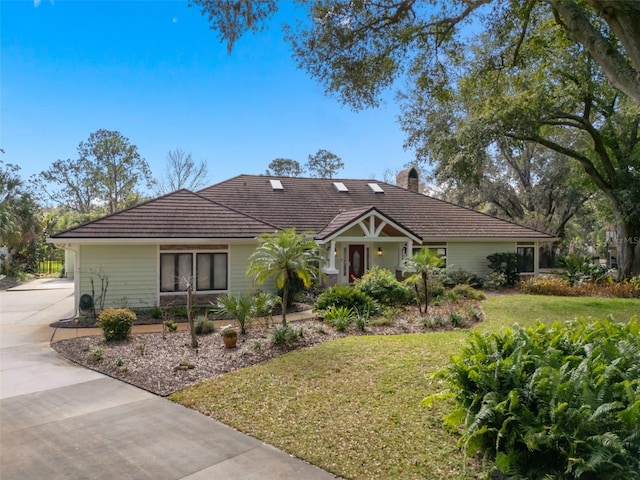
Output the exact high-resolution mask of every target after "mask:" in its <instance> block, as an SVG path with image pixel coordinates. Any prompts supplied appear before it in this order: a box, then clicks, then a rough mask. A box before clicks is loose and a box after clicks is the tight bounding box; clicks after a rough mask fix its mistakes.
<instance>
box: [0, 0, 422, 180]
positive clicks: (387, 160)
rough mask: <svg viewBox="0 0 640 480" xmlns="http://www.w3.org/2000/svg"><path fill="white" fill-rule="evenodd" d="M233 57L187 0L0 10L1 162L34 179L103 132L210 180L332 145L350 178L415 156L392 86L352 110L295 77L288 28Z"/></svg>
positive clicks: (9, 4)
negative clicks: (202, 171) (375, 102)
mask: <svg viewBox="0 0 640 480" xmlns="http://www.w3.org/2000/svg"><path fill="white" fill-rule="evenodd" d="M285 7H286V8H285V9H284V10H285V11H286V12H288V13H281V14H279V17H277V18H276V20H275V22H273V23H272V28H271V29H269V30H268V31H266V32H262V33H260V34H257V35H247V36H245V37H243V38H242V39H241V40H240V41H239V42H238V43H237V45H236V47H235V49H234V51H233V53H232V54H231V55H228V54H227V50H226V45H225V44H221V43H220V42H219V40H218V38H217V34H216V33H215V32H213V31H211V30H209V26H208V24H207V21H206V19H205V18H204V17H203V16H202V15H201V14H200V12H199V10H198V9H197V8H188V7H187V4H186V2H183V1H149V0H146V1H145V0H139V1H134V2H129V1H108V2H102V1H92V0H85V1H65V0H55V1H50V0H39V1H38V0H36V1H35V2H34V1H33V0H17V1H6V0H2V1H1V2H0V9H1V10H0V17H1V28H2V30H1V40H2V52H1V67H2V71H1V75H2V76H1V83H0V88H1V90H0V93H1V112H0V113H1V124H0V135H1V137H0V147H1V148H3V149H4V150H5V154H4V155H3V157H2V158H3V160H4V161H5V162H6V163H14V164H17V165H19V166H20V167H21V175H22V177H23V178H27V177H29V176H30V175H32V174H36V173H38V172H40V171H42V170H45V169H47V168H48V167H49V166H50V164H51V163H52V162H54V161H55V160H57V159H66V158H77V155H76V147H77V145H78V143H80V142H81V141H83V140H86V139H87V138H88V137H89V134H90V133H92V132H94V131H96V130H98V129H101V128H105V129H108V130H118V131H120V132H121V133H122V134H123V135H125V136H126V137H128V138H129V140H130V141H131V143H133V144H135V145H137V146H138V149H139V151H140V153H141V155H142V156H143V157H144V158H145V159H146V160H147V161H148V162H149V164H150V166H151V169H152V171H153V173H154V175H156V176H159V175H160V174H161V173H162V171H163V169H164V165H165V161H166V154H167V152H168V151H169V150H173V149H175V148H181V149H182V150H183V151H185V152H191V153H192V154H193V158H194V159H195V160H206V161H207V164H208V167H209V173H210V177H211V182H210V183H215V182H218V181H222V180H224V179H226V178H229V177H231V176H234V175H238V174H241V173H250V174H259V173H264V171H265V169H266V168H267V165H268V164H269V162H270V161H271V160H273V159H274V158H278V157H285V158H292V159H295V160H298V161H299V162H300V163H301V164H303V163H305V162H306V160H307V157H308V155H309V154H311V153H315V152H316V151H317V150H318V149H321V148H322V149H327V150H330V151H332V152H333V153H335V154H337V155H339V156H340V157H342V159H343V161H344V163H345V168H344V169H343V170H342V171H341V172H340V173H339V176H340V177H343V178H372V177H376V178H378V179H381V178H382V176H383V172H384V170H385V169H386V168H390V169H400V168H402V167H403V165H404V164H406V163H407V162H409V161H411V160H412V158H413V155H412V153H411V152H408V151H404V150H403V147H402V144H403V139H404V135H403V133H402V131H401V130H400V127H399V125H398V124H397V122H396V118H397V116H398V109H397V107H396V105H395V104H394V102H393V92H389V95H388V100H387V102H386V103H385V104H384V105H383V106H382V107H380V108H378V109H373V110H366V111H362V112H353V111H352V110H351V109H350V108H348V107H345V106H342V105H341V104H340V102H339V101H338V100H337V99H336V98H334V97H328V96H326V95H325V94H324V92H323V88H322V87H321V86H320V85H319V84H318V83H316V82H315V81H314V80H313V79H311V78H310V77H309V76H308V75H307V74H306V73H305V72H304V71H302V70H298V69H297V68H296V66H295V63H294V61H293V60H292V58H291V53H290V50H289V48H288V45H287V44H286V43H285V42H284V40H282V36H281V33H280V29H279V23H280V22H281V21H282V20H284V19H286V16H287V15H291V14H295V11H296V10H295V9H293V8H292V7H290V5H288V4H285Z"/></svg>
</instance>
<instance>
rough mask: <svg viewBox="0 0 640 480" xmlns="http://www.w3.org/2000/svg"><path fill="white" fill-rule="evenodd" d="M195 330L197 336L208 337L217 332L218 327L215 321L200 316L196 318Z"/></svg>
mask: <svg viewBox="0 0 640 480" xmlns="http://www.w3.org/2000/svg"><path fill="white" fill-rule="evenodd" d="M195 329H196V334H197V335H208V334H210V333H213V332H215V331H216V325H215V323H214V322H213V320H209V319H208V318H207V317H206V316H204V315H200V316H198V318H196V324H195Z"/></svg>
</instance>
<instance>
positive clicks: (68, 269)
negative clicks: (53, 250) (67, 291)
mask: <svg viewBox="0 0 640 480" xmlns="http://www.w3.org/2000/svg"><path fill="white" fill-rule="evenodd" d="M76 248H77V247H76ZM75 268H76V252H75V251H74V250H70V249H65V251H64V276H65V277H66V278H68V279H71V280H73V275H74V271H75Z"/></svg>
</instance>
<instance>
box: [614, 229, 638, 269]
mask: <svg viewBox="0 0 640 480" xmlns="http://www.w3.org/2000/svg"><path fill="white" fill-rule="evenodd" d="M618 272H619V274H618V279H619V280H622V279H624V278H631V277H634V276H636V275H640V225H638V224H635V223H633V222H624V223H622V224H621V225H620V226H619V227H618Z"/></svg>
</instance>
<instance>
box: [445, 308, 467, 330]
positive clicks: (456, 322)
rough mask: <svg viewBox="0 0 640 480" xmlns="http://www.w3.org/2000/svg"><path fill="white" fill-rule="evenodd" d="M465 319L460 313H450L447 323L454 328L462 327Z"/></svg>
mask: <svg viewBox="0 0 640 480" xmlns="http://www.w3.org/2000/svg"><path fill="white" fill-rule="evenodd" d="M464 321H465V317H464V315H463V314H462V313H461V312H451V313H450V314H449V322H451V325H452V326H453V327H454V328H458V327H461V326H463V325H464Z"/></svg>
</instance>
